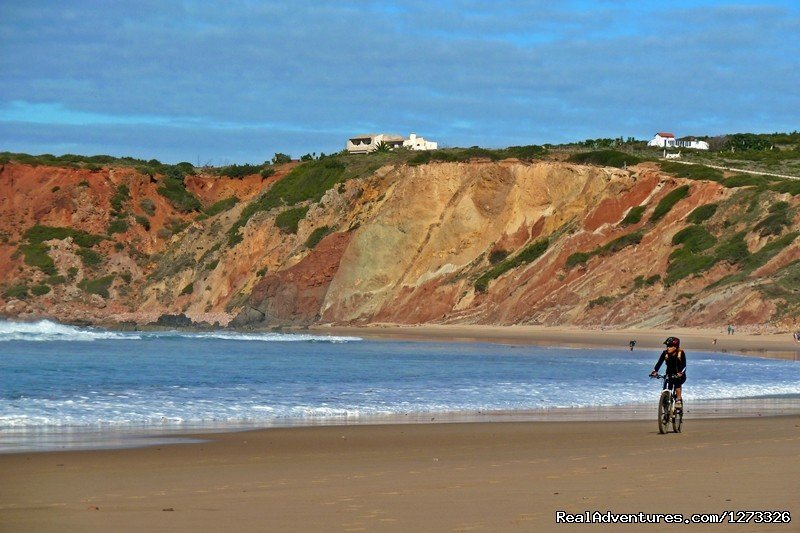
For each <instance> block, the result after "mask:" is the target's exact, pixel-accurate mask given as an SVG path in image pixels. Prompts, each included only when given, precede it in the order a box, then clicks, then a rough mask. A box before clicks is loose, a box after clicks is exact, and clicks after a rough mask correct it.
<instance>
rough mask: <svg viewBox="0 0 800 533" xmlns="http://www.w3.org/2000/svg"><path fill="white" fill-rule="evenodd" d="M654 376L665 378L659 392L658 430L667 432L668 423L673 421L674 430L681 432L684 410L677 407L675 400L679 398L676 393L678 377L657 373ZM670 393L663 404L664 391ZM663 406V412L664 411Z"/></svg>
mask: <svg viewBox="0 0 800 533" xmlns="http://www.w3.org/2000/svg"><path fill="white" fill-rule="evenodd" d="M651 377H653V378H658V379H663V382H662V384H661V394H659V400H658V403H659V421H658V424H659V425H658V430H659V433H666V427H667V424H669V423H670V422H671V423H672V430H673V431H674V432H675V433H680V430H681V425H682V422H683V410H678V409H676V408H675V402H676V400H677V397H678V396H677V394H676V393H675V389H676V388H677V387H676V383H675V380H676V379H678V376H677V375H669V374H667V375H663V376H662V375H661V374H656V375H654V376H651ZM665 392H666V393H667V394H668V398H669V401H668V402H666V403H664V405H662V397H663V396H664V393H665ZM662 408H663V413H662Z"/></svg>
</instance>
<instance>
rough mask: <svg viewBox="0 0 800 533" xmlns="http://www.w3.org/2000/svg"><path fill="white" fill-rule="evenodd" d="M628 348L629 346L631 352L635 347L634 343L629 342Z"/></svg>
mask: <svg viewBox="0 0 800 533" xmlns="http://www.w3.org/2000/svg"><path fill="white" fill-rule="evenodd" d="M628 346H630V347H631V351H633V347H634V346H636V341H631V342H629V343H628Z"/></svg>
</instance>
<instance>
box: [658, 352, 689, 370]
mask: <svg viewBox="0 0 800 533" xmlns="http://www.w3.org/2000/svg"><path fill="white" fill-rule="evenodd" d="M678 355H680V357H678ZM664 362H666V363H667V375H674V374H677V373H678V372H684V371H685V370H686V352H684V351H683V350H681V349H680V348H678V349H677V350H675V355H673V356H670V355H669V354H668V353H667V351H666V350H664V351H663V352H661V357H659V358H658V363H656V367H655V368H654V369H653V370H655V371H656V372H658V369H659V368H661V364H662V363H664Z"/></svg>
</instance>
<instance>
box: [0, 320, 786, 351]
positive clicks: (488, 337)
mask: <svg viewBox="0 0 800 533" xmlns="http://www.w3.org/2000/svg"><path fill="white" fill-rule="evenodd" d="M0 319H2V320H9V321H17V320H16V319H14V318H13V317H0ZM39 321H50V322H54V323H56V324H61V325H66V326H73V327H89V328H100V329H105V330H109V331H117V332H123V333H128V332H137V331H141V332H164V331H180V332H187V333H207V332H209V331H212V332H217V331H219V332H230V333H242V334H247V333H285V334H291V333H297V334H303V333H305V334H308V333H312V334H321V335H341V336H359V337H363V338H368V339H381V340H405V341H421V342H488V343H494V344H519V345H537V346H552V347H565V348H594V347H602V348H619V349H623V350H629V344H628V343H629V342H630V341H631V340H635V341H636V345H635V348H634V349H635V350H642V349H646V350H661V349H663V342H664V339H666V338H667V337H670V336H676V337H679V338H680V339H681V347H682V348H683V349H684V350H686V351H687V353H688V352H690V351H704V352H717V353H727V354H738V355H747V356H754V357H765V358H771V359H784V360H791V361H800V342H797V341H795V340H794V339H793V338H792V333H791V332H780V333H775V332H766V331H763V328H760V327H759V326H753V325H748V326H743V327H741V328H740V329H737V330H736V332H735V333H734V334H733V335H728V334H727V333H726V331H725V328H724V327H720V328H693V327H673V328H619V329H618V328H611V327H596V328H587V327H580V326H531V325H512V326H496V325H482V324H413V325H409V324H395V323H371V324H365V325H360V326H356V325H339V324H314V325H310V326H292V325H275V326H258V327H244V328H233V327H227V326H219V327H217V326H214V325H211V324H208V323H200V324H193V325H177V326H170V325H158V324H154V323H151V324H143V325H138V324H135V323H132V322H99V323H94V324H93V323H84V322H61V321H59V320H58V319H57V318H53V317H37V318H35V319H30V320H21V321H20V322H24V323H32V322H39ZM756 328H758V329H756ZM715 341H716V342H715Z"/></svg>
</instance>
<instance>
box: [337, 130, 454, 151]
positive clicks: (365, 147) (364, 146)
mask: <svg viewBox="0 0 800 533" xmlns="http://www.w3.org/2000/svg"><path fill="white" fill-rule="evenodd" d="M381 144H386V145H388V146H389V149H390V150H393V149H395V148H400V147H403V148H408V149H409V150H436V149H437V148H438V144H437V143H435V142H433V141H426V140H425V139H423V138H422V137H419V136H418V135H417V134H416V133H412V134H411V135H409V137H408V139H406V138H405V137H402V136H400V135H392V134H389V133H365V134H363V135H355V136H353V137H350V138H349V139H347V146H346V148H347V151H348V152H350V153H351V154H368V153H370V152H374V151H375V150H377V149H378V146H380V145H381Z"/></svg>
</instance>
